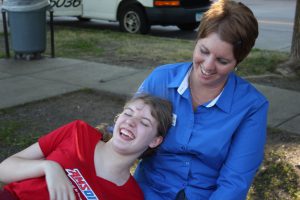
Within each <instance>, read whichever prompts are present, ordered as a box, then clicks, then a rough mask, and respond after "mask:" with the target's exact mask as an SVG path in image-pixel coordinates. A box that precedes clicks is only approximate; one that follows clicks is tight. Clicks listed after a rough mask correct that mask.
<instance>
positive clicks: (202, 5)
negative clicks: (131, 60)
mask: <svg viewBox="0 0 300 200" xmlns="http://www.w3.org/2000/svg"><path fill="white" fill-rule="evenodd" d="M50 3H51V6H52V8H53V10H54V16H75V17H78V19H79V20H89V19H101V20H107V21H119V24H120V28H121V30H122V31H125V32H129V33H142V34H145V33H148V32H149V30H150V26H151V25H176V26H177V27H179V28H180V29H182V30H194V29H196V28H197V27H198V25H199V23H200V20H201V17H202V15H203V12H205V11H206V10H207V9H208V8H209V6H210V4H211V0H50Z"/></svg>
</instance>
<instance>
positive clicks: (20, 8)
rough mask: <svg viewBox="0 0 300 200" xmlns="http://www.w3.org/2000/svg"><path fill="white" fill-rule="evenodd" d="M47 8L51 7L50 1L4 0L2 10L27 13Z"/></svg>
mask: <svg viewBox="0 0 300 200" xmlns="http://www.w3.org/2000/svg"><path fill="white" fill-rule="evenodd" d="M47 6H50V2H49V0H4V1H3V5H2V9H4V10H7V11H12V12H26V11H33V10H39V9H41V8H44V7H47Z"/></svg>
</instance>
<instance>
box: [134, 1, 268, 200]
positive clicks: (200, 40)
mask: <svg viewBox="0 0 300 200" xmlns="http://www.w3.org/2000/svg"><path fill="white" fill-rule="evenodd" d="M257 36H258V24H257V20H256V18H255V17H254V15H253V13H252V11H251V10H250V9H249V8H248V7H246V6H245V5H244V4H242V3H238V2H235V1H226V0H219V1H218V2H215V3H214V4H213V5H212V6H211V8H210V9H209V10H208V11H207V12H206V13H205V14H204V16H203V18H202V20H201V24H200V27H199V30H198V34H197V40H196V45H195V48H194V53H193V62H192V63H176V64H168V65H165V66H161V67H158V68H156V69H155V70H154V71H153V72H152V73H151V74H150V75H149V76H148V77H147V78H146V80H145V81H144V82H143V83H142V85H141V86H140V88H139V90H138V92H146V93H150V94H153V95H156V96H160V97H163V98H166V99H169V100H170V101H171V102H172V104H173V112H174V113H173V126H172V127H171V128H170V130H169V132H168V135H167V137H166V138H165V140H164V142H163V144H162V145H161V146H160V148H159V149H158V151H157V153H156V154H155V155H153V156H151V157H148V158H146V159H143V161H142V162H141V163H140V164H139V166H138V168H137V170H136V172H135V178H136V180H137V181H138V183H139V184H140V186H141V188H142V190H143V192H144V195H145V199H147V200H157V199H166V200H167V199H168V200H169V199H170V200H171V199H172V200H173V199H176V198H177V199H189V200H202V199H204V200H207V199H218V200H220V199H226V200H230V199H236V200H241V199H245V198H246V195H247V192H248V190H249V187H250V185H251V182H252V180H253V177H254V176H255V173H256V171H257V170H258V168H259V166H260V164H261V162H262V160H263V153H264V144H265V140H266V123H267V110H268V101H267V99H266V98H265V97H264V96H263V95H262V94H260V92H258V91H257V90H256V89H255V88H254V87H253V86H252V85H251V84H249V83H248V82H246V81H245V80H243V79H242V78H240V77H238V76H237V75H236V74H235V73H234V71H235V70H236V69H237V65H238V64H239V63H240V62H241V61H242V60H243V59H244V58H245V57H246V56H247V55H248V53H249V52H250V50H251V48H252V47H253V46H254V43H255V40H256V38H257Z"/></svg>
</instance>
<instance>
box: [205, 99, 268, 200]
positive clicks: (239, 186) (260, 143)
mask: <svg viewBox="0 0 300 200" xmlns="http://www.w3.org/2000/svg"><path fill="white" fill-rule="evenodd" d="M267 111H268V103H267V102H265V103H264V104H263V105H262V106H261V107H259V108H258V109H257V110H255V111H254V112H253V113H252V114H251V115H250V116H248V118H247V119H245V120H244V121H243V122H242V123H241V124H240V126H239V128H238V130H237V132H236V133H235V136H234V138H233V139H232V143H231V147H230V151H229V153H228V156H227V159H226V161H225V163H224V165H223V167H222V168H221V170H220V175H219V178H218V180H217V185H218V187H217V189H216V191H215V192H214V193H213V194H212V196H211V197H210V200H215V199H216V200H217V199H227V200H241V199H246V196H247V192H248V190H249V188H250V186H251V183H252V181H253V178H254V176H255V174H256V172H257V170H258V168H259V166H260V164H261V162H262V160H263V156H264V145H265V142H266V128H267Z"/></svg>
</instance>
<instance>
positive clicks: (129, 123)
mask: <svg viewBox="0 0 300 200" xmlns="http://www.w3.org/2000/svg"><path fill="white" fill-rule="evenodd" d="M126 123H127V124H128V125H129V126H130V127H132V128H133V127H135V126H136V119H135V118H134V117H131V118H129V119H127V120H126Z"/></svg>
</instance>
